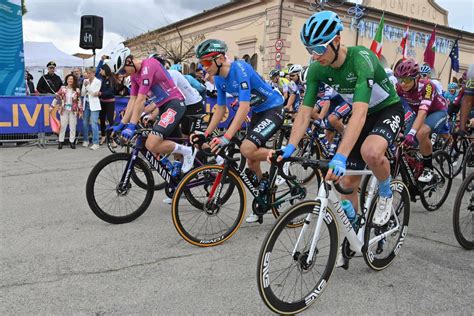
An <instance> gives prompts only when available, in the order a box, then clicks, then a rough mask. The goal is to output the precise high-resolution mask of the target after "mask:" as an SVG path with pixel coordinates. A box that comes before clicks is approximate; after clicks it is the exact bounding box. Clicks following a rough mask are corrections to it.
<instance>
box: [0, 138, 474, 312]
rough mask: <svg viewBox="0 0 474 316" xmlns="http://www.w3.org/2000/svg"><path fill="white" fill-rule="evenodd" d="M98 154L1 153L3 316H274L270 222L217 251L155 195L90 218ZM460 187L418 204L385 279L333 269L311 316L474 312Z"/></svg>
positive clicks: (358, 267) (357, 265)
mask: <svg viewBox="0 0 474 316" xmlns="http://www.w3.org/2000/svg"><path fill="white" fill-rule="evenodd" d="M107 154H108V151H107V149H105V148H101V149H100V150H98V151H96V152H94V151H90V150H86V149H84V148H78V149H77V150H71V149H69V148H65V149H63V150H61V151H58V150H57V149H56V148H55V147H52V146H51V147H48V148H47V149H39V148H37V147H18V148H0V175H1V181H0V185H1V187H0V192H1V193H0V209H1V215H2V219H1V221H0V222H1V229H0V232H1V244H0V249H1V252H0V256H1V257H0V272H1V278H0V314H1V315H10V314H17V315H18V314H68V315H70V314H73V313H74V314H89V315H90V314H100V315H102V314H145V313H146V314H151V313H154V314H162V315H166V314H201V315H204V314H211V315H213V314H239V315H240V314H242V315H249V314H252V315H255V314H262V315H263V314H271V313H270V312H269V310H268V309H267V308H266V307H265V306H264V304H263V302H262V301H261V299H260V297H259V295H258V292H257V285H256V284H257V283H256V261H257V254H258V251H259V248H260V245H261V242H262V240H263V238H264V236H265V233H266V232H267V231H268V229H269V227H270V225H271V224H272V223H273V222H274V219H273V218H272V217H270V216H268V217H266V218H265V223H264V224H263V225H258V224H252V225H249V224H245V223H244V224H243V226H242V227H241V229H240V231H239V232H238V233H237V234H236V235H235V236H234V237H232V238H231V239H230V240H229V241H228V242H226V243H224V244H223V245H221V246H218V247H214V248H210V249H201V248H197V247H194V246H191V245H189V244H188V243H186V242H184V241H182V240H181V238H180V237H179V236H178V234H177V233H176V232H175V229H174V227H173V225H172V220H171V217H170V207H169V206H168V205H165V204H164V203H162V202H161V201H162V199H163V198H164V193H163V192H161V191H160V192H157V194H155V198H154V200H153V202H152V204H151V206H150V208H149V210H148V211H147V212H146V213H145V214H144V215H143V216H142V217H140V218H139V219H138V220H136V221H135V222H133V223H130V224H126V225H110V224H107V223H105V222H102V221H101V220H99V219H98V218H97V217H95V215H94V214H93V213H92V212H91V211H90V210H89V207H88V205H87V202H86V197H85V183H86V179H87V176H88V174H89V172H90V170H91V168H92V166H93V165H94V164H95V163H96V162H97V161H98V160H99V159H101V158H102V157H104V156H105V155H107ZM459 185H460V180H458V179H456V180H455V182H454V186H453V188H452V189H451V194H450V197H449V199H448V201H447V202H446V203H445V205H444V207H443V208H442V209H441V210H438V211H437V212H434V213H428V212H426V211H424V210H423V209H422V207H421V205H420V204H419V203H417V204H412V214H411V219H410V228H409V231H408V237H407V239H406V242H405V245H404V247H403V249H402V251H401V253H400V257H399V258H398V259H397V261H396V262H395V263H394V264H393V265H392V266H391V267H389V268H388V269H386V270H384V271H382V272H374V271H371V270H370V269H369V268H368V267H367V266H366V265H365V263H364V261H363V259H362V258H356V259H353V260H352V261H351V267H350V270H349V271H345V270H342V269H336V271H335V273H334V274H333V276H332V278H331V281H330V284H329V286H328V289H327V290H326V292H325V293H324V295H323V297H322V298H321V300H320V301H319V303H318V304H317V305H315V306H313V307H312V308H311V309H309V310H308V311H307V312H306V314H307V315H314V314H316V313H321V314H323V315H329V314H330V315H333V314H378V315H380V314H414V315H421V314H425V315H426V314H449V315H452V314H457V315H469V314H472V313H473V311H474V300H473V299H472V293H474V252H472V251H471V252H468V251H465V250H463V249H462V248H461V247H460V246H459V245H458V244H457V242H456V240H455V238H454V235H453V229H452V225H451V212H452V205H453V200H454V196H455V194H456V192H457V190H458V188H459Z"/></svg>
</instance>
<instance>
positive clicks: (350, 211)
mask: <svg viewBox="0 0 474 316" xmlns="http://www.w3.org/2000/svg"><path fill="white" fill-rule="evenodd" d="M342 209H343V210H344V213H346V216H347V218H348V219H349V221H350V222H351V225H352V227H353V228H354V226H355V225H354V224H355V220H356V212H355V209H354V207H353V206H352V203H351V201H349V200H343V201H342Z"/></svg>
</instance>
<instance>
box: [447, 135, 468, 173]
mask: <svg viewBox="0 0 474 316" xmlns="http://www.w3.org/2000/svg"><path fill="white" fill-rule="evenodd" d="M462 147H463V142H462V139H461V138H459V137H456V141H451V142H446V143H445V144H444V146H443V150H444V151H445V152H447V153H448V155H449V157H450V159H451V165H452V166H453V178H454V177H456V176H457V175H458V174H459V173H461V171H462V165H463V152H464V150H463V148H462Z"/></svg>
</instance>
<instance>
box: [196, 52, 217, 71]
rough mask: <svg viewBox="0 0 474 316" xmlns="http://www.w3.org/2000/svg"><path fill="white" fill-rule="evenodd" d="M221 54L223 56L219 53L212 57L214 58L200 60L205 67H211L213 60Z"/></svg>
mask: <svg viewBox="0 0 474 316" xmlns="http://www.w3.org/2000/svg"><path fill="white" fill-rule="evenodd" d="M220 56H221V55H217V56H215V57H212V58H210V59H201V60H200V61H199V63H200V64H201V65H202V66H203V67H205V68H209V67H211V65H212V62H213V61H214V60H216V59H217V58H219V57H220Z"/></svg>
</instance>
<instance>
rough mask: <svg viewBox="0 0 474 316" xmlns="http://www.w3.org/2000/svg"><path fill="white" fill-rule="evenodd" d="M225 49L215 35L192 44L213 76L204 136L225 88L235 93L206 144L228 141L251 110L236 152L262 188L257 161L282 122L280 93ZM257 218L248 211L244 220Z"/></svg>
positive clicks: (263, 182) (213, 145) (215, 120)
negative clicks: (213, 101) (230, 112)
mask: <svg viewBox="0 0 474 316" xmlns="http://www.w3.org/2000/svg"><path fill="white" fill-rule="evenodd" d="M226 52H227V44H226V43H224V42H223V41H221V40H217V39H208V40H205V41H203V42H202V43H200V44H199V45H198V46H197V47H196V57H197V58H198V59H199V62H200V63H201V64H202V65H203V66H204V68H205V69H206V72H208V73H209V74H211V75H213V76H214V81H215V84H216V88H217V110H216V111H215V112H214V115H213V116H212V119H211V121H210V122H209V126H208V128H207V129H206V132H205V134H204V135H205V136H206V137H207V136H208V135H210V134H211V133H212V131H214V129H215V128H216V127H217V125H218V123H219V122H220V121H221V119H222V118H223V117H224V115H225V113H226V92H228V93H230V94H231V95H232V96H234V97H237V98H238V100H239V105H238V110H237V112H236V113H235V116H234V119H233V121H232V123H231V124H230V126H229V128H228V129H227V131H226V133H225V134H224V135H223V136H220V137H215V138H214V139H212V141H211V143H210V145H211V148H212V150H213V151H214V152H216V151H218V150H219V149H220V148H221V147H222V146H225V145H226V144H228V143H229V141H230V139H231V138H232V137H233V136H234V135H235V134H236V133H237V132H238V131H239V130H240V128H241V126H242V123H243V122H244V120H245V118H246V116H247V114H248V112H249V111H252V119H251V122H250V126H249V127H248V133H247V135H246V137H245V139H244V140H243V142H242V145H241V146H240V152H241V154H242V155H243V156H244V157H245V158H247V163H248V167H249V168H250V169H251V170H253V172H255V175H256V177H257V179H258V181H260V183H259V186H260V189H261V190H262V189H264V188H265V186H268V183H267V182H268V181H267V180H266V179H265V178H263V179H262V170H261V169H260V162H261V161H264V160H265V159H266V157H267V154H268V152H269V150H268V149H266V148H265V143H266V142H267V141H268V140H269V139H270V137H271V136H272V135H273V134H274V133H275V132H276V131H277V130H278V129H279V128H280V127H281V126H282V124H283V120H284V116H283V102H284V100H283V97H282V96H281V94H280V93H278V92H277V91H275V90H273V89H272V87H270V86H269V85H268V84H267V83H266V82H265V81H264V80H263V79H262V78H261V77H260V75H258V74H257V73H256V72H255V70H253V68H252V66H250V65H249V64H248V63H246V62H245V61H243V60H237V61H234V62H230V61H229V60H228V59H227V56H226ZM194 139H195V138H194V135H191V140H192V141H193V140H194ZM257 220H258V216H257V215H256V214H251V215H250V216H249V217H248V218H247V222H256V221H257Z"/></svg>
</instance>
